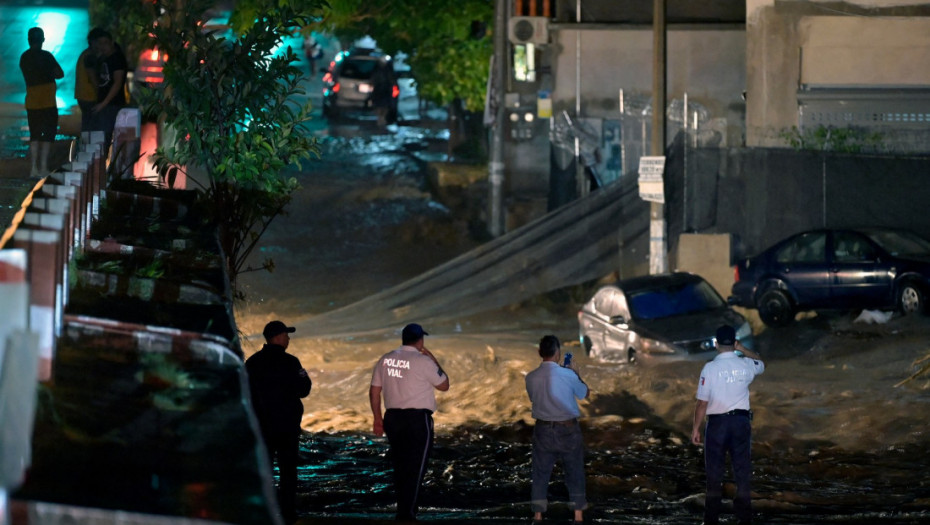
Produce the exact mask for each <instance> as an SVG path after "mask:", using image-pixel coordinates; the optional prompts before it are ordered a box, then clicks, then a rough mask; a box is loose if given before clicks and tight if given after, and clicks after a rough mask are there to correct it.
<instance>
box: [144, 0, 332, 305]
mask: <svg viewBox="0 0 930 525" xmlns="http://www.w3.org/2000/svg"><path fill="white" fill-rule="evenodd" d="M154 4H155V5H156V8H157V9H158V10H159V12H161V13H163V15H162V16H161V18H160V19H159V21H158V23H157V24H155V26H154V27H153V29H152V36H151V38H152V39H153V41H154V44H156V45H157V46H158V48H159V49H161V50H162V52H164V53H165V54H167V56H168V59H167V61H166V63H165V66H164V77H165V82H164V84H165V87H164V88H163V89H143V90H142V91H141V93H140V96H139V100H140V106H141V107H142V108H143V112H144V113H145V114H149V115H158V116H159V118H160V119H161V120H163V122H164V123H165V124H166V125H167V126H170V128H171V129H172V130H174V131H175V132H176V135H177V137H178V139H177V140H175V141H172V142H169V143H167V144H164V145H163V146H162V147H159V148H158V150H157V151H156V153H155V155H154V158H153V160H154V164H155V166H156V168H158V169H159V170H160V172H162V173H168V172H170V171H171V170H172V169H179V168H181V167H184V166H187V167H191V168H196V169H200V170H202V171H203V172H204V173H205V175H206V177H205V178H206V180H204V181H202V182H201V193H202V195H201V197H202V199H201V201H202V202H203V204H204V206H205V207H206V209H207V211H208V213H209V216H210V217H211V218H212V219H213V221H214V222H215V225H216V227H217V229H218V232H219V239H220V245H221V247H222V249H223V252H224V256H225V258H226V265H227V269H228V272H229V276H230V279H231V281H232V283H233V286H234V288H235V283H236V277H237V276H238V275H239V273H240V272H242V271H245V270H249V269H251V268H244V265H245V261H246V259H247V258H248V256H249V254H250V253H251V252H252V250H253V249H254V247H255V246H256V244H257V241H258V239H259V238H260V237H261V234H262V233H263V232H264V231H265V229H266V228H267V227H268V225H269V224H270V223H271V221H272V220H273V219H274V217H275V216H277V215H278V214H280V213H282V212H283V210H284V207H285V205H286V204H287V203H288V202H289V201H290V196H291V193H292V192H293V191H295V190H297V189H298V184H297V181H296V179H295V178H293V177H288V176H286V174H284V170H285V168H286V167H287V166H288V165H291V164H294V165H297V164H299V162H300V161H301V160H302V159H309V158H311V157H317V158H319V148H318V145H317V141H316V139H315V138H312V137H311V136H310V135H309V134H308V133H305V132H304V131H305V130H304V128H303V127H304V124H305V123H306V122H307V121H308V120H309V118H310V117H309V112H310V106H309V104H306V105H303V106H300V105H297V104H296V103H295V102H293V100H292V97H293V96H294V95H297V94H301V93H303V91H302V89H301V88H300V87H299V82H300V80H301V77H302V72H301V71H300V69H298V68H297V67H296V66H294V65H292V63H293V62H294V61H295V60H296V59H297V57H296V54H295V53H294V51H293V50H292V49H291V48H290V47H287V48H285V49H283V50H278V47H279V46H280V45H281V43H282V41H283V39H284V37H286V36H289V35H290V34H291V33H292V31H293V30H294V28H297V27H301V26H303V25H305V24H306V23H307V22H308V21H309V15H307V14H305V13H302V12H298V11H297V10H295V9H293V8H292V7H291V6H290V5H288V3H287V2H284V1H277V0H267V1H265V2H264V5H263V7H262V9H261V10H260V11H257V13H260V14H257V15H256V17H255V18H253V19H252V21H253V23H252V24H251V25H249V26H248V27H245V28H244V30H243V31H242V32H241V33H240V34H236V35H234V36H229V37H225V36H222V35H218V34H216V33H212V32H205V31H204V30H203V29H202V27H201V24H202V22H201V19H202V16H203V14H204V13H205V12H206V10H207V9H208V8H209V7H211V5H212V2H210V1H209V0H187V1H186V2H184V3H183V4H184V5H183V7H177V8H176V7H175V3H174V2H164V1H161V0H155V1H154ZM253 4H255V2H253ZM193 179H195V180H196V179H197V177H193ZM264 268H266V269H269V270H271V269H272V268H273V263H272V262H271V261H270V260H266V261H265V264H264ZM237 296H240V297H241V295H240V294H238V293H237Z"/></svg>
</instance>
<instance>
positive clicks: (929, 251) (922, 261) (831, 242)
mask: <svg viewBox="0 0 930 525" xmlns="http://www.w3.org/2000/svg"><path fill="white" fill-rule="evenodd" d="M928 292H930V241H927V240H926V239H924V238H922V237H920V236H918V235H916V234H915V233H913V232H910V231H907V230H896V229H888V228H861V229H852V228H850V229H823V230H812V231H806V232H802V233H798V234H796V235H794V236H791V237H789V238H787V239H785V240H783V241H781V242H779V243H776V244H775V245H774V246H772V247H770V248H768V249H767V250H765V251H763V252H762V253H760V254H759V255H756V256H755V257H750V258H746V259H743V260H740V261H739V262H738V263H737V264H736V271H735V282H734V284H733V289H732V295H731V296H730V297H729V298H728V302H729V303H730V304H735V305H739V306H744V307H746V308H755V309H757V310H758V311H759V317H760V318H761V319H762V322H764V323H765V324H767V325H769V326H785V325H788V324H790V323H791V322H792V321H793V320H794V317H795V315H796V314H797V312H800V311H805V310H853V309H874V310H878V309H881V310H890V309H897V310H899V311H900V312H902V313H905V314H909V313H917V312H923V311H924V309H925V300H926V298H927V297H928V295H927V294H928Z"/></svg>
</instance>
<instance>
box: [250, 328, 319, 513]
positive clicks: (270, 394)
mask: <svg viewBox="0 0 930 525" xmlns="http://www.w3.org/2000/svg"><path fill="white" fill-rule="evenodd" d="M295 330H296V328H294V327H293V326H287V325H285V324H284V323H283V322H281V321H271V322H270V323H268V324H267V325H265V329H264V331H262V335H264V336H265V341H266V343H265V345H264V346H263V347H262V349H261V350H259V351H258V352H256V353H255V354H254V355H252V356H251V357H249V358H248V359H247V360H246V362H245V369H246V372H247V373H248V375H249V390H250V391H251V396H252V409H253V410H254V411H255V415H256V416H257V417H258V423H259V426H260V427H261V431H262V439H264V441H265V447H266V448H267V450H268V459H269V463H272V462H273V461H274V459H275V458H277V461H278V469H279V471H280V473H281V476H280V481H279V483H278V504H279V505H280V506H281V515H282V516H283V518H284V521H285V522H286V523H294V522H295V521H297V451H298V450H299V447H300V419H301V417H303V413H304V405H303V403H302V402H301V401H300V399H301V398H304V397H307V396H308V395H310V388H311V387H312V386H313V383H312V382H311V380H310V376H309V375H307V371H306V370H305V369H304V367H303V366H302V365H301V364H300V360H299V359H297V358H296V357H294V356H293V355H291V354H288V353H287V352H286V350H287V346H288V343H289V342H290V340H291V337H290V334H292V333H294V331H295Z"/></svg>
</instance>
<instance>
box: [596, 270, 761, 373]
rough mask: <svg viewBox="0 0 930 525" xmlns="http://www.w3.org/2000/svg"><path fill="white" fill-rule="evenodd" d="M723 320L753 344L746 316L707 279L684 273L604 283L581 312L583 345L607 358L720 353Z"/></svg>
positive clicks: (704, 356) (744, 341) (630, 359)
mask: <svg viewBox="0 0 930 525" xmlns="http://www.w3.org/2000/svg"><path fill="white" fill-rule="evenodd" d="M723 324H728V325H730V326H732V327H733V328H734V329H736V337H737V339H739V340H740V342H742V344H743V345H745V346H746V347H747V348H752V347H753V338H752V329H751V328H750V326H749V323H747V322H746V319H745V318H744V317H743V316H742V315H740V314H738V313H736V312H735V311H733V310H732V309H731V308H729V307H728V306H727V304H726V302H725V301H724V300H723V298H722V297H720V294H718V293H717V291H716V290H714V287H713V286H711V285H710V283H708V282H707V281H705V280H704V278H702V277H701V276H699V275H695V274H691V273H684V272H679V273H673V274H665V275H648V276H644V277H635V278H632V279H627V280H624V281H620V282H618V283H617V284H611V285H607V286H603V287H601V288H600V289H599V290H598V291H597V292H596V293H595V294H594V296H593V297H592V298H591V299H590V300H589V301H588V302H587V303H585V304H584V306H583V307H582V308H581V310H580V311H579V312H578V330H579V338H580V340H581V345H582V346H583V347H584V349H585V351H586V352H587V353H588V355H590V356H591V357H593V358H595V359H600V360H603V361H620V362H624V361H625V362H630V363H632V362H634V361H636V360H637V359H640V358H643V359H651V358H675V359H689V358H694V359H709V358H711V357H712V356H713V353H714V352H715V351H716V350H715V341H714V334H715V332H716V330H717V328H718V327H719V326H720V325H723Z"/></svg>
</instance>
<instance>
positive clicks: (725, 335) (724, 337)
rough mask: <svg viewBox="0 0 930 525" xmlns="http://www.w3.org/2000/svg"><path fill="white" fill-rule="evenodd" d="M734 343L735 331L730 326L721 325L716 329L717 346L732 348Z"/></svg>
mask: <svg viewBox="0 0 930 525" xmlns="http://www.w3.org/2000/svg"><path fill="white" fill-rule="evenodd" d="M734 343H736V330H734V329H733V327H732V326H730V325H723V326H721V327H720V328H718V329H717V344H718V345H724V346H732V345H733V344H734Z"/></svg>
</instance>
